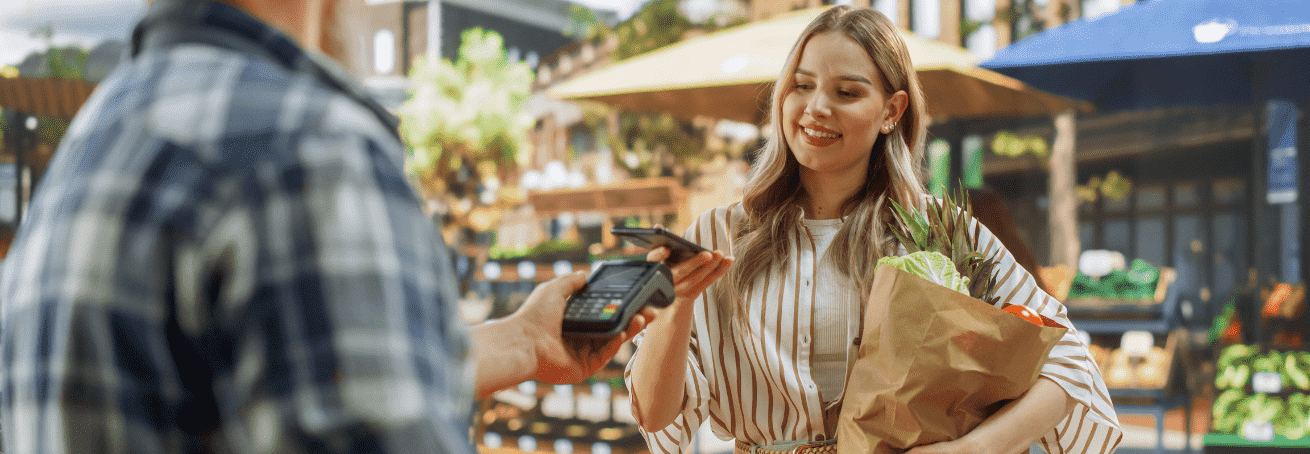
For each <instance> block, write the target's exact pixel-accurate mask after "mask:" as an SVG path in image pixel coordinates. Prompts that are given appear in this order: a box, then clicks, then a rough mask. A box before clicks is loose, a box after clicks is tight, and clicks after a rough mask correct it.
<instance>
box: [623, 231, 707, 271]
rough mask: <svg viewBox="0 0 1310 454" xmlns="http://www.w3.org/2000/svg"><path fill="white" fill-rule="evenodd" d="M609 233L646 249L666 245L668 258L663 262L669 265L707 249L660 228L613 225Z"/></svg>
mask: <svg viewBox="0 0 1310 454" xmlns="http://www.w3.org/2000/svg"><path fill="white" fill-rule="evenodd" d="M610 233H613V234H614V236H617V237H619V238H621V239H624V240H627V241H628V242H631V243H632V244H635V245H637V246H641V247H644V248H646V249H655V248H657V247H660V246H666V247H668V248H669V258H667V259H664V262H665V263H668V264H670V265H677V264H679V263H682V262H683V261H685V260H687V259H689V258H692V257H695V256H696V254H699V253H701V251H708V249H705V248H704V247H701V245H699V244H696V243H693V242H690V241H687V239H685V238H683V237H680V236H678V235H675V234H673V233H672V232H669V231H668V230H664V229H661V228H654V229H646V228H640V227H618V226H615V227H611V228H610Z"/></svg>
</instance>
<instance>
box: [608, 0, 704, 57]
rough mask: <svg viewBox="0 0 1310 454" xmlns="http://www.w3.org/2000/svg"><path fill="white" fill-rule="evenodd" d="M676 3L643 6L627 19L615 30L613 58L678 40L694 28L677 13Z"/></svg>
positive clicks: (665, 0) (669, 0) (657, 1)
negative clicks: (615, 43)
mask: <svg viewBox="0 0 1310 454" xmlns="http://www.w3.org/2000/svg"><path fill="white" fill-rule="evenodd" d="M678 3H680V1H679V0H655V1H653V2H649V3H646V4H645V5H643V6H642V7H641V10H639V11H637V13H636V14H634V15H633V16H632V17H631V18H630V19H628V20H627V21H625V22H623V23H622V24H619V25H618V26H617V27H614V33H615V35H616V36H618V39H619V42H618V48H616V49H615V50H614V57H615V58H617V59H619V60H623V59H625V58H629V57H634V56H637V55H641V54H643V53H646V52H648V51H651V50H655V49H658V48H661V47H664V46H667V45H669V44H673V43H676V42H678V41H679V40H681V39H682V35H683V34H684V33H686V32H687V31H688V30H691V29H692V28H695V25H694V24H692V23H691V20H690V19H687V16H684V15H682V12H681V11H679V10H678Z"/></svg>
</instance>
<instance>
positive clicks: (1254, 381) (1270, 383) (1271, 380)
mask: <svg viewBox="0 0 1310 454" xmlns="http://www.w3.org/2000/svg"><path fill="white" fill-rule="evenodd" d="M1251 388H1253V389H1254V390H1255V392H1258V393H1265V394H1277V393H1279V392H1282V391H1283V378H1282V377H1281V376H1279V375H1278V372H1256V373H1255V374H1254V375H1251Z"/></svg>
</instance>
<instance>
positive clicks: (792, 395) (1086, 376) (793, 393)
mask: <svg viewBox="0 0 1310 454" xmlns="http://www.w3.org/2000/svg"><path fill="white" fill-rule="evenodd" d="M745 214H746V213H745V210H744V208H743V207H742V206H741V204H740V203H734V204H732V205H728V206H723V207H719V208H715V209H713V210H710V211H707V212H705V213H704V214H702V215H701V216H700V217H699V218H698V219H697V220H695V221H694V222H693V223H692V225H691V227H690V228H689V229H688V230H687V233H686V238H688V239H690V240H692V241H694V242H696V243H698V244H701V245H703V246H705V247H707V248H710V249H719V250H723V251H724V252H725V254H728V255H730V256H731V255H733V253H734V252H733V244H732V239H731V232H734V231H736V229H737V227H738V226H739V225H740V223H741V222H742V221H743V220H744V219H745ZM972 225H974V226H977V227H976V228H979V229H981V232H980V234H979V239H980V241H979V244H980V245H981V249H982V251H981V252H983V253H984V254H986V255H988V256H993V257H995V256H996V255H997V254H999V256H1000V266H998V267H996V270H995V272H994V273H995V275H996V277H997V282H998V285H999V291H998V292H997V294H998V295H1001V297H1002V301H1004V302H1009V303H1013V304H1024V305H1026V306H1029V307H1032V308H1034V309H1036V310H1037V311H1038V312H1040V313H1041V314H1042V315H1045V316H1047V317H1050V318H1051V319H1053V320H1055V321H1057V322H1060V323H1061V324H1064V325H1065V326H1072V324H1071V323H1070V321H1069V319H1068V317H1067V316H1066V313H1065V308H1064V306H1063V305H1062V304H1060V302H1059V301H1057V300H1055V299H1054V298H1052V297H1051V296H1049V295H1047V294H1046V293H1045V292H1044V291H1042V290H1041V289H1040V288H1038V287H1037V285H1036V282H1035V281H1034V279H1033V278H1032V276H1031V275H1030V274H1028V272H1027V271H1025V270H1024V269H1023V268H1022V267H1020V266H1019V265H1018V264H1017V263H1016V262H1015V260H1014V257H1013V256H1012V255H1011V254H1010V253H1009V252H1008V251H1006V250H1005V248H1004V247H1002V246H1001V243H1000V241H998V240H997V239H996V237H995V236H994V235H993V234H992V233H991V232H990V231H988V230H987V229H986V228H985V227H983V226H982V225H981V224H979V223H977V221H973V222H972ZM797 230H798V231H797V232H795V235H797V236H796V237H795V238H794V240H793V241H792V242H791V243H792V248H793V250H792V253H791V254H790V257H792V258H791V259H789V260H788V261H787V263H785V264H783V266H779V267H775V268H774V269H773V271H772V272H771V273H768V274H766V275H765V276H761V277H760V278H759V279H758V280H757V281H756V284H755V285H753V286H752V287H751V288H750V289H749V293H748V295H747V298H748V301H750V302H751V304H750V308H749V312H748V314H747V317H746V320H748V323H745V324H741V323H737V324H734V323H732V322H731V321H730V320H728V319H727V317H721V316H720V315H719V313H718V311H716V310H713V309H712V308H713V307H716V305H718V304H720V303H719V302H717V301H711V299H712V298H711V297H710V295H711V294H712V292H710V291H707V292H705V293H703V294H702V295H701V296H700V297H699V298H697V300H696V303H695V321H694V323H693V326H692V331H691V340H690V342H691V345H690V350H689V352H688V358H687V364H686V368H687V373H686V386H685V389H686V396H685V398H684V399H683V401H682V402H681V403H680V406H681V412H680V414H679V415H678V417H677V418H675V419H674V422H673V423H672V424H670V425H669V426H668V427H647V426H646V425H645V424H644V422H643V421H641V420H640V417H639V416H638V424H640V425H641V426H642V429H643V430H642V435H643V436H644V437H645V439H646V443H647V444H648V445H649V447H650V449H651V452H653V453H681V452H683V451H685V450H687V448H688V447H689V446H690V444H691V439H692V436H693V435H695V433H696V431H697V429H698V428H699V427H700V426H701V424H703V423H704V422H706V421H708V422H709V423H710V428H711V430H712V431H713V432H714V434H715V435H716V436H718V437H719V438H721V439H724V440H728V439H734V438H735V439H737V440H741V441H744V442H747V443H752V444H761V445H767V444H771V443H774V442H776V441H783V440H825V439H830V438H832V437H833V436H834V435H835V434H833V433H827V431H826V430H827V429H826V428H825V427H824V419H823V418H824V410H825V408H824V407H825V405H824V403H823V402H822V401H821V399H820V395H819V389H818V386H817V385H816V383H815V379H814V377H813V373H812V368H813V367H814V358H812V355H813V351H814V348H813V346H812V342H813V339H814V336H815V334H816V333H815V332H814V323H813V320H814V316H815V298H814V296H815V291H814V286H815V285H823V286H827V285H846V286H854V282H853V281H851V280H849V279H846V278H843V277H841V276H833V275H830V274H833V273H831V272H829V273H820V271H822V268H821V267H820V266H818V264H817V263H816V257H815V255H814V254H813V250H812V248H813V247H814V244H813V242H812V241H809V238H808V236H807V235H806V233H805V232H804V231H803V229H801V228H798V229H797ZM800 248H811V250H810V251H809V252H810V253H808V254H807V253H801V251H799V249H800ZM819 258H821V257H819ZM721 282H722V281H720V283H721ZM720 283H716V284H714V285H721V284H720ZM856 291H857V292H858V293H861V294H863V293H864V292H861V291H859V289H856ZM734 326H735V329H734ZM641 341H642V337H641V336H638V337H637V338H636V339H634V342H635V343H636V344H637V346H638V349H640V348H641ZM846 343H847V345H848V350H849V354H854V352H855V350H856V349H855V347H854V346H853V345H852V340H851V339H848V340H847V342H846ZM639 358H640V356H634V359H633V361H638V360H639ZM631 368H632V363H631V362H630V363H629V365H628V370H627V371H626V372H625V376H626V375H627V374H628V373H631V370H632V369H631ZM1041 375H1042V376H1044V377H1047V378H1049V379H1051V380H1053V381H1055V382H1056V383H1058V384H1059V385H1060V386H1061V387H1062V388H1063V389H1064V390H1065V392H1067V393H1068V394H1069V395H1070V396H1072V397H1073V398H1074V399H1075V400H1076V402H1077V404H1076V405H1075V406H1074V410H1073V412H1071V413H1070V415H1069V416H1068V417H1066V418H1065V420H1064V421H1061V422H1060V423H1059V424H1057V425H1056V426H1055V428H1054V429H1052V430H1051V432H1049V433H1047V434H1046V435H1045V436H1043V437H1042V439H1041V440H1040V441H1039V444H1040V445H1041V446H1042V447H1043V448H1045V449H1046V451H1047V452H1051V453H1109V452H1112V451H1114V449H1115V448H1116V447H1117V446H1118V444H1119V442H1120V441H1121V440H1122V437H1123V434H1122V431H1121V429H1120V428H1119V423H1118V418H1117V417H1116V416H1115V412H1114V407H1113V405H1112V404H1111V402H1110V396H1109V393H1108V392H1107V390H1106V387H1105V383H1104V381H1103V380H1102V379H1101V373H1100V371H1099V370H1098V369H1097V368H1096V365H1095V363H1094V362H1093V361H1092V359H1091V355H1090V354H1089V353H1088V351H1087V347H1086V346H1085V345H1084V344H1083V343H1082V342H1081V341H1080V340H1079V339H1078V336H1077V335H1076V332H1075V331H1074V330H1073V329H1071V330H1070V331H1069V332H1068V333H1067V334H1065V336H1064V337H1063V338H1062V339H1061V340H1060V341H1059V342H1058V343H1057V344H1056V346H1055V348H1053V349H1052V350H1051V353H1050V357H1049V359H1048V360H1047V362H1046V364H1045V365H1044V366H1042V371H1041ZM627 383H628V387H629V391H631V386H632V384H631V381H630V380H628V381H627ZM837 399H838V400H840V399H841V396H840V395H839V396H837ZM632 405H633V407H634V408H633V414H634V415H640V412H639V411H638V410H637V408H636V407H638V406H640V405H648V403H644V402H635V401H634V402H632Z"/></svg>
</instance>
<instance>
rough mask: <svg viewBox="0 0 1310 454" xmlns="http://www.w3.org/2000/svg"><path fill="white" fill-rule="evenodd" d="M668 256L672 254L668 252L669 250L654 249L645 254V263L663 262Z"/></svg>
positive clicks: (663, 248)
mask: <svg viewBox="0 0 1310 454" xmlns="http://www.w3.org/2000/svg"><path fill="white" fill-rule="evenodd" d="M670 254H672V252H670V251H669V248H667V247H664V246H660V247H657V248H655V249H651V250H650V251H649V252H647V253H646V261H647V262H663V261H664V259H667V258H669V255H670Z"/></svg>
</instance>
